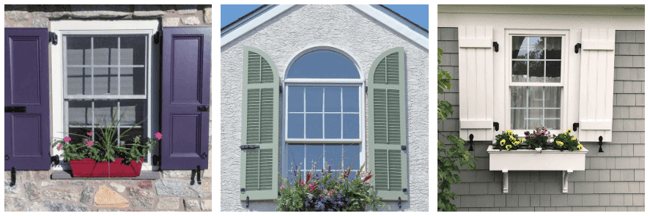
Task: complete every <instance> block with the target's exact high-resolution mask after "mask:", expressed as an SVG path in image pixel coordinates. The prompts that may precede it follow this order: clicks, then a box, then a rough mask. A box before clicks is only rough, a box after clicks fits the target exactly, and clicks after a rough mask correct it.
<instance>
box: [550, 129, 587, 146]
mask: <svg viewBox="0 0 650 216" xmlns="http://www.w3.org/2000/svg"><path fill="white" fill-rule="evenodd" d="M551 145H553V147H554V148H555V149H559V150H569V151H574V150H582V148H583V146H582V144H580V141H579V140H578V138H576V137H574V136H573V135H571V129H569V130H567V131H566V132H564V133H561V134H558V135H553V143H551Z"/></svg>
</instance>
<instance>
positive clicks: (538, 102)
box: [527, 87, 544, 107]
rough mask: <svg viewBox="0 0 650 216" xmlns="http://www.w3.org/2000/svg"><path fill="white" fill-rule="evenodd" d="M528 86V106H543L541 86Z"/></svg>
mask: <svg viewBox="0 0 650 216" xmlns="http://www.w3.org/2000/svg"><path fill="white" fill-rule="evenodd" d="M527 88H528V107H544V104H543V103H544V102H543V101H544V97H543V94H544V89H543V87H527Z"/></svg>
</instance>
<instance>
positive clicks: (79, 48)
mask: <svg viewBox="0 0 650 216" xmlns="http://www.w3.org/2000/svg"><path fill="white" fill-rule="evenodd" d="M66 52H67V56H66V61H67V64H68V65H90V64H91V61H90V58H91V52H90V37H66Z"/></svg>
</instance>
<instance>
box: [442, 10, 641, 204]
mask: <svg viewBox="0 0 650 216" xmlns="http://www.w3.org/2000/svg"><path fill="white" fill-rule="evenodd" d="M495 19H498V18H495ZM500 25H507V24H506V23H501V24H500ZM644 35H645V34H644V31H616V52H615V55H616V57H615V61H614V64H615V70H614V111H613V112H614V121H613V142H611V143H605V144H603V150H604V151H605V152H604V153H598V145H597V143H583V145H584V146H585V148H587V149H589V153H588V154H587V159H586V170H585V171H576V172H574V173H573V174H572V175H571V176H570V177H569V193H568V194H563V193H562V190H561V186H562V183H561V181H560V177H561V176H562V173H561V172H559V171H558V172H510V174H509V175H510V177H509V178H510V192H509V193H508V194H503V193H502V190H501V187H502V178H503V175H502V174H501V173H500V172H494V171H489V169H488V167H489V162H488V160H489V158H488V153H487V151H486V150H487V147H488V145H489V144H490V143H488V142H476V143H475V144H474V151H473V152H471V153H472V154H473V155H474V156H475V157H477V158H478V162H476V165H477V169H476V170H467V169H465V168H463V169H461V171H460V176H461V180H462V183H460V184H454V185H452V187H451V189H452V190H451V191H452V192H454V193H457V194H458V195H459V196H458V197H457V198H456V199H455V200H453V201H452V203H454V204H455V205H456V207H458V210H459V211H644V209H645V206H644V195H645V193H644V191H645V177H644V176H645V155H644V154H645V153H644V152H645V141H644V140H645V136H644V132H645V115H644V113H645V100H644V95H645V87H644V86H645V65H644V57H645V49H644V45H645V41H644ZM438 47H440V48H441V49H443V50H444V55H443V58H442V63H441V64H440V67H441V68H442V69H443V70H446V71H449V72H450V74H451V75H452V78H453V80H452V89H451V90H448V91H446V92H445V93H444V94H442V95H438V98H439V99H441V100H446V101H449V102H450V103H451V104H452V107H453V109H454V115H452V116H451V117H450V118H448V119H447V120H446V121H444V122H440V121H439V122H438V130H439V131H440V133H441V134H444V135H456V136H458V134H459V132H458V131H459V120H458V114H459V113H458V100H459V99H458V91H459V89H458V29H457V28H455V27H445V28H438ZM506 53H507V52H506ZM501 130H503V129H501ZM438 138H439V139H440V140H441V141H443V142H445V143H447V144H448V143H449V142H448V141H447V140H446V139H445V138H444V137H443V136H440V135H439V136H438Z"/></svg>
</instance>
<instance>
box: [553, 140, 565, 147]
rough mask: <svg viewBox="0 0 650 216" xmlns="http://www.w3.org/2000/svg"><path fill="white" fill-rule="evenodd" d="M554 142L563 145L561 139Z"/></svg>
mask: <svg viewBox="0 0 650 216" xmlns="http://www.w3.org/2000/svg"><path fill="white" fill-rule="evenodd" d="M555 142H556V143H557V145H559V146H563V145H564V143H563V142H562V141H555Z"/></svg>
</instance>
